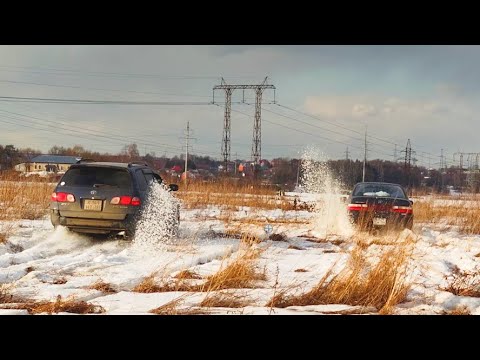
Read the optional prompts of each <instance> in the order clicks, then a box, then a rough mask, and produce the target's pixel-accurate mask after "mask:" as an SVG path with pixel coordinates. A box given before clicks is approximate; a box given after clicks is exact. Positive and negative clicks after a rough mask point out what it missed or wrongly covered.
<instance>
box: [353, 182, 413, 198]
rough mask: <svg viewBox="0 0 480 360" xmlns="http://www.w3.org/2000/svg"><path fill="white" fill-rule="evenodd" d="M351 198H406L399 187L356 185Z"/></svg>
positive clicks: (389, 185)
mask: <svg viewBox="0 0 480 360" xmlns="http://www.w3.org/2000/svg"><path fill="white" fill-rule="evenodd" d="M353 196H379V197H393V198H397V199H398V198H399V199H406V198H407V197H406V195H405V193H404V192H403V190H402V188H401V187H400V186H398V185H391V184H358V185H357V186H356V187H355V190H354V191H353Z"/></svg>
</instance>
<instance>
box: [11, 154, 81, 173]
mask: <svg viewBox="0 0 480 360" xmlns="http://www.w3.org/2000/svg"><path fill="white" fill-rule="evenodd" d="M80 159H81V158H80V157H75V156H64V155H38V156H35V157H34V158H32V159H31V160H30V161H29V162H24V163H21V164H18V165H15V170H17V171H21V172H27V173H28V172H40V171H46V172H55V173H56V172H59V171H62V172H63V171H67V170H68V168H69V167H70V165H72V164H75V163H76V162H77V161H78V160H80Z"/></svg>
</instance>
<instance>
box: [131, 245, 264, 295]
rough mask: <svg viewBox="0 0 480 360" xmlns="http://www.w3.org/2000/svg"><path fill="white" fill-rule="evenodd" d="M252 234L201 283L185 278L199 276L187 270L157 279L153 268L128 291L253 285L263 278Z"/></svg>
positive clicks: (208, 288)
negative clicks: (229, 258) (234, 254)
mask: <svg viewBox="0 0 480 360" xmlns="http://www.w3.org/2000/svg"><path fill="white" fill-rule="evenodd" d="M255 240H256V238H254V237H244V238H242V240H241V247H243V249H242V250H240V255H239V256H238V257H236V258H235V259H234V260H233V261H228V260H227V258H225V259H224V261H223V262H222V265H221V267H220V270H218V271H217V272H216V273H214V274H213V275H210V276H209V277H207V278H206V280H205V281H204V282H203V283H200V284H199V283H198V282H197V283H192V282H191V281H189V280H199V279H202V278H201V277H200V276H199V275H198V274H196V273H194V272H191V271H189V270H184V271H181V272H179V273H178V274H177V275H176V276H175V277H173V279H172V278H162V279H160V280H157V279H156V278H157V277H158V276H157V272H154V273H152V274H150V275H149V276H147V277H145V278H144V279H143V280H142V281H141V282H140V283H139V284H138V285H137V286H135V287H134V288H133V290H132V291H134V292H140V293H157V292H170V291H186V292H208V293H210V292H213V291H217V290H222V289H241V288H254V287H255V286H256V281H258V280H265V279H266V275H265V270H264V271H263V272H258V271H257V269H256V268H255V264H254V261H253V260H255V259H257V258H258V257H259V256H260V253H261V250H258V249H254V248H253V247H252V246H251V245H252V244H255V243H256V242H255Z"/></svg>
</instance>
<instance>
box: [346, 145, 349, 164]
mask: <svg viewBox="0 0 480 360" xmlns="http://www.w3.org/2000/svg"><path fill="white" fill-rule="evenodd" d="M348 155H349V152H348V146H347V150H346V151H345V160H347V161H348Z"/></svg>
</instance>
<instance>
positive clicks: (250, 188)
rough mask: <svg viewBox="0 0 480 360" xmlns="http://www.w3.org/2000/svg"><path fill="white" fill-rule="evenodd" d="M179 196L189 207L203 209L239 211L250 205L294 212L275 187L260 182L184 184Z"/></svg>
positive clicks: (181, 186) (289, 203)
mask: <svg viewBox="0 0 480 360" xmlns="http://www.w3.org/2000/svg"><path fill="white" fill-rule="evenodd" d="M179 185H180V188H179V191H178V193H177V196H178V197H179V198H180V199H182V200H183V203H184V205H185V206H186V207H187V208H201V207H206V206H207V205H217V206H224V207H226V208H229V209H236V208H237V207H240V206H248V207H255V208H262V209H282V210H293V209H294V205H293V204H292V202H291V201H289V200H287V198H283V197H279V196H278V195H277V192H276V190H275V189H274V188H272V186H263V185H260V184H258V183H245V182H241V183H238V182H237V183H236V182H233V181H231V180H228V179H218V180H216V181H214V182H190V183H189V184H188V188H187V189H185V187H184V185H183V184H179Z"/></svg>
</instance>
